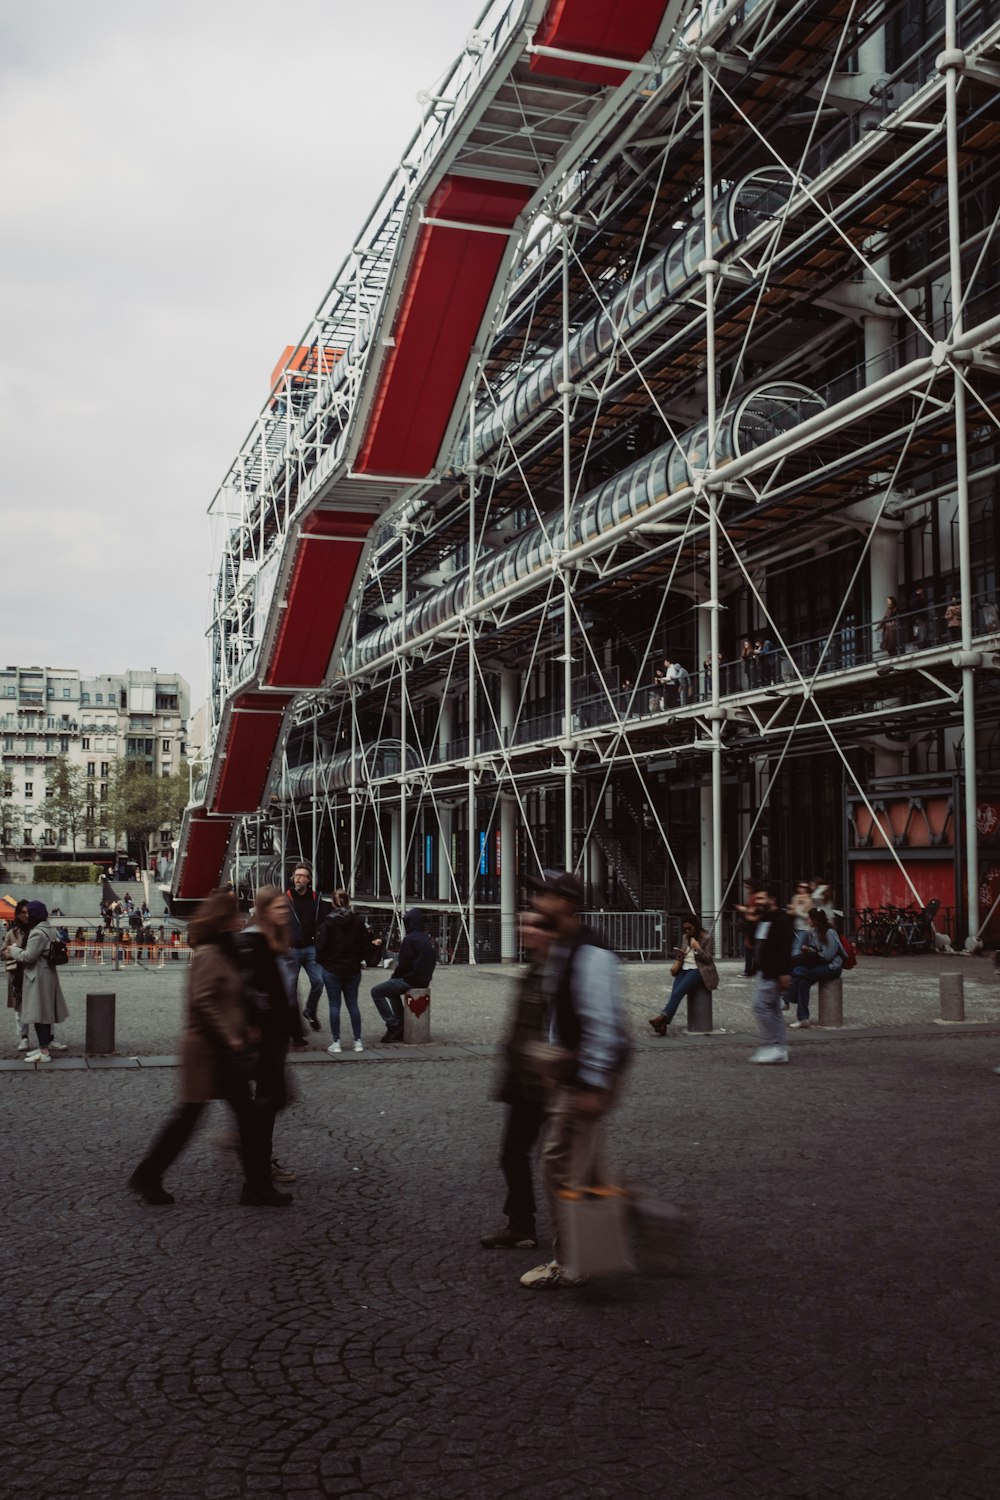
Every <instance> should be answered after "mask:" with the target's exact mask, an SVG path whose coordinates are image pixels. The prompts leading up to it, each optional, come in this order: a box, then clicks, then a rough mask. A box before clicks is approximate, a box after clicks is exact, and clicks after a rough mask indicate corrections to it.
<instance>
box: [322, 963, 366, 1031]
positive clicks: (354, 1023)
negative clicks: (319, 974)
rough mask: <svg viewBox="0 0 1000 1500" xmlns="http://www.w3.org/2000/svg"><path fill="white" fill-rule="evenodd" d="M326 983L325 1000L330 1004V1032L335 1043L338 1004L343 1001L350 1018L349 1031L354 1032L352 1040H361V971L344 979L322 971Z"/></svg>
mask: <svg viewBox="0 0 1000 1500" xmlns="http://www.w3.org/2000/svg"><path fill="white" fill-rule="evenodd" d="M323 976H324V980H325V983H326V998H327V999H328V1000H329V1002H330V1031H331V1033H332V1035H333V1040H334V1041H335V1042H339V1041H340V1002H341V1000H343V1002H344V1004H345V1005H346V1006H347V1014H348V1015H349V1016H350V1018H351V1029H352V1030H353V1032H354V1040H355V1041H356V1042H360V1040H361V1012H360V1010H359V1009H358V990H359V989H360V988H361V970H360V969H359V970H358V972H357V973H356V974H350V975H348V977H347V978H346V979H341V978H339V976H338V975H336V974H331V973H330V972H329V971H328V970H327V969H324V970H323Z"/></svg>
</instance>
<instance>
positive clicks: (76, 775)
mask: <svg viewBox="0 0 1000 1500" xmlns="http://www.w3.org/2000/svg"><path fill="white" fill-rule="evenodd" d="M86 809H87V781H86V777H85V776H84V774H83V769H82V767H80V766H74V765H71V763H70V759H69V756H68V755H60V756H57V758H56V759H55V760H54V761H53V762H52V764H51V765H50V766H49V768H48V770H47V771H46V774H45V800H44V801H43V802H42V804H41V808H40V811H41V814H42V817H43V818H44V819H45V821H46V823H48V824H49V825H50V827H52V828H56V829H63V828H65V829H66V830H67V831H68V832H69V836H70V845H71V847H72V850H73V853H74V854H75V853H76V840H77V835H78V833H79V831H80V828H81V826H82V825H83V823H84V820H85V815H86Z"/></svg>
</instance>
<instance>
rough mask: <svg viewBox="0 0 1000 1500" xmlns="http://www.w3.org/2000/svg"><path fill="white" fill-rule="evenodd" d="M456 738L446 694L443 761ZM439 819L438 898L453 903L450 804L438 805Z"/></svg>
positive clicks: (452, 706)
mask: <svg viewBox="0 0 1000 1500" xmlns="http://www.w3.org/2000/svg"><path fill="white" fill-rule="evenodd" d="M454 738H455V704H454V701H453V700H452V698H451V697H450V695H449V694H448V693H447V692H445V693H444V694H443V695H442V698H441V713H440V716H439V718H438V755H439V757H440V759H441V760H446V759H447V758H448V757H449V754H450V750H449V747H450V745H451V742H452V740H453V739H454ZM437 817H438V861H437V898H438V900H439V901H451V900H452V899H453V890H452V866H451V834H452V828H453V826H454V811H453V809H452V806H451V803H450V802H449V803H440V804H439V805H438V814H437Z"/></svg>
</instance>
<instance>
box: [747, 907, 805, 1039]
mask: <svg viewBox="0 0 1000 1500" xmlns="http://www.w3.org/2000/svg"><path fill="white" fill-rule="evenodd" d="M747 920H748V922H749V921H752V922H753V924H754V945H753V974H754V981H753V999H752V1001H751V1002H750V1003H751V1005H752V1007H753V1013H754V1016H755V1017H756V1020H757V1030H758V1031H759V1032H760V1041H761V1045H760V1046H759V1047H758V1048H757V1050H756V1052H753V1053H751V1055H750V1059H749V1061H750V1062H752V1063H786V1062H787V1061H788V1048H787V1046H786V1045H785V1017H784V1015H783V1013H782V1005H781V994H782V991H783V990H787V988H788V986H789V984H790V983H791V973H792V942H793V940H794V937H795V927H794V924H793V922H792V919H791V917H790V916H789V915H788V913H787V912H786V911H782V910H781V909H780V907H779V906H778V904H777V902H776V901H775V900H774V897H773V896H772V895H771V894H770V893H769V892H768V891H755V893H754V895H753V896H752V897H751V899H750V904H749V906H748V908H747Z"/></svg>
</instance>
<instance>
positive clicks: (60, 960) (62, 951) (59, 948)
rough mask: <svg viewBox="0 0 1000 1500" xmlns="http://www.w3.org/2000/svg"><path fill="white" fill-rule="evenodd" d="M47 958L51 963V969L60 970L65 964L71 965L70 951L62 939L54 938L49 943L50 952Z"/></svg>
mask: <svg viewBox="0 0 1000 1500" xmlns="http://www.w3.org/2000/svg"><path fill="white" fill-rule="evenodd" d="M45 957H46V958H47V959H48V961H49V968H50V969H60V968H62V966H63V964H68V963H69V949H68V948H67V946H66V944H65V943H64V942H63V940H62V938H61V937H54V938H52V939H51V941H50V942H49V951H48V953H46V955H45Z"/></svg>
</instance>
